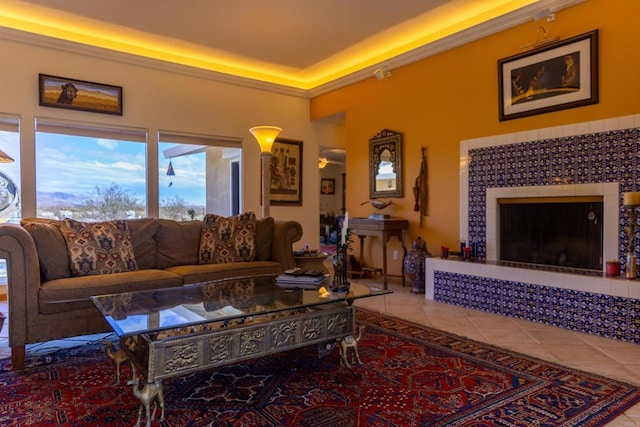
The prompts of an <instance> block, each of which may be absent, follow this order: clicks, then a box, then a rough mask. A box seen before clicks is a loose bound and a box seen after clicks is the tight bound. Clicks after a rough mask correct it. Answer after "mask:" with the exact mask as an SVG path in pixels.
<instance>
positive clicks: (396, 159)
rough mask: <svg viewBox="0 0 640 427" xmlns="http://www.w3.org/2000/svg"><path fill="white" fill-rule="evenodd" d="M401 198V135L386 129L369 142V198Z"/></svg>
mask: <svg viewBox="0 0 640 427" xmlns="http://www.w3.org/2000/svg"><path fill="white" fill-rule="evenodd" d="M383 197H402V134H401V133H399V132H394V131H391V130H388V129H384V130H382V131H381V132H380V133H379V134H377V135H376V136H374V137H373V138H371V139H370V140H369V198H371V199H379V198H383Z"/></svg>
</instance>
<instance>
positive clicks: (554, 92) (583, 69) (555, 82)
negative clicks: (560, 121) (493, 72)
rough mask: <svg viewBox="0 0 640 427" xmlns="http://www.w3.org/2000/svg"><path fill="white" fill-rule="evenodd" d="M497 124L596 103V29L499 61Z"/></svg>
mask: <svg viewBox="0 0 640 427" xmlns="http://www.w3.org/2000/svg"><path fill="white" fill-rule="evenodd" d="M498 80H499V85H498V87H499V93H500V99H499V103H500V107H499V109H500V112H499V114H500V121H504V120H510V119H516V118H520V117H526V116H531V115H534V114H542V113H548V112H551V111H557V110H563V109H567V108H574V107H580V106H583V105H589V104H597V103H598V30H594V31H591V32H588V33H585V34H581V35H579V36H575V37H572V38H570V39H567V40H562V41H559V42H554V43H552V44H549V45H546V46H544V47H541V48H538V49H535V50H532V51H528V52H525V53H521V54H518V55H514V56H511V57H509V58H505V59H501V60H499V61H498Z"/></svg>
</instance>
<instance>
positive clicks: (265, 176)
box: [249, 126, 282, 218]
mask: <svg viewBox="0 0 640 427" xmlns="http://www.w3.org/2000/svg"><path fill="white" fill-rule="evenodd" d="M249 132H251V134H252V135H253V136H254V137H255V138H256V141H258V145H259V146H260V158H261V159H262V217H263V218H266V217H268V216H269V186H270V183H271V165H270V163H271V162H270V160H271V156H272V154H271V147H272V146H273V143H274V142H275V140H276V138H277V137H278V135H280V132H282V128H279V127H276V126H255V127H252V128H251V129H249Z"/></svg>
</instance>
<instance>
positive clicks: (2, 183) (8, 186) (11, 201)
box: [0, 115, 22, 283]
mask: <svg viewBox="0 0 640 427" xmlns="http://www.w3.org/2000/svg"><path fill="white" fill-rule="evenodd" d="M19 132H20V121H19V119H18V118H17V117H10V116H2V115H0V150H2V153H0V222H3V223H4V222H13V223H18V222H20V216H21V213H22V212H21V206H20V187H21V185H20V133H19ZM0 283H7V265H6V263H5V261H4V260H0Z"/></svg>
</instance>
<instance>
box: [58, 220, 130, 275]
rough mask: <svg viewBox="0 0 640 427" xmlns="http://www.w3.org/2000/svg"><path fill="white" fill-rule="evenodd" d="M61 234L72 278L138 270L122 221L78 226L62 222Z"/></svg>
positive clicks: (74, 222) (125, 226)
mask: <svg viewBox="0 0 640 427" xmlns="http://www.w3.org/2000/svg"><path fill="white" fill-rule="evenodd" d="M60 232H61V233H62V236H63V237H64V239H65V240H66V242H67V251H68V253H69V260H70V261H71V263H70V268H71V274H72V275H74V276H92V275H96V274H114V273H122V272H125V271H135V270H138V264H136V259H135V254H134V252H133V244H132V243H131V233H130V232H129V227H128V226H127V222H126V221H125V220H115V221H105V222H80V221H76V220H74V219H70V218H65V219H63V220H62V221H61V223H60Z"/></svg>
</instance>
